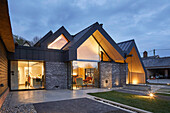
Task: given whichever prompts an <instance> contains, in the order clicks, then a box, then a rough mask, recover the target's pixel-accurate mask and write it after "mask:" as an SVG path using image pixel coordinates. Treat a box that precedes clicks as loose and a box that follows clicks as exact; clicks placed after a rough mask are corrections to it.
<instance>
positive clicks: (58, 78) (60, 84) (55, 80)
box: [45, 62, 67, 89]
mask: <svg viewBox="0 0 170 113" xmlns="http://www.w3.org/2000/svg"><path fill="white" fill-rule="evenodd" d="M45 69H46V85H45V87H46V89H67V63H65V62H46V64H45Z"/></svg>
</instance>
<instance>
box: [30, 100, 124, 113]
mask: <svg viewBox="0 0 170 113" xmlns="http://www.w3.org/2000/svg"><path fill="white" fill-rule="evenodd" d="M33 105H34V107H35V109H36V111H37V113H127V111H123V110H120V109H118V108H115V107H112V106H109V105H106V104H103V103H100V102H97V101H94V100H91V99H88V98H79V99H70V100H62V101H55V102H45V103H36V104H33Z"/></svg>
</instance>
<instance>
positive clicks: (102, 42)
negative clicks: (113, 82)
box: [93, 30, 124, 62]
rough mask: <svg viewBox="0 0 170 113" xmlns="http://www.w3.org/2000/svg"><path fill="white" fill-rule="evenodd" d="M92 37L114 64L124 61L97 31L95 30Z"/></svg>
mask: <svg viewBox="0 0 170 113" xmlns="http://www.w3.org/2000/svg"><path fill="white" fill-rule="evenodd" d="M93 35H94V37H95V38H96V40H97V41H98V42H99V44H100V45H101V46H102V47H103V49H104V50H105V51H106V53H107V54H108V55H109V56H110V58H111V59H113V60H114V61H115V62H123V61H124V58H123V57H122V55H121V54H119V52H118V51H117V50H116V49H115V48H114V47H113V46H112V45H111V44H110V43H109V42H108V41H107V39H106V38H105V37H104V36H103V35H102V34H101V33H100V32H99V31H98V30H96V31H95V32H94V33H93Z"/></svg>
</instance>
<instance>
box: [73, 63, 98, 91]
mask: <svg viewBox="0 0 170 113" xmlns="http://www.w3.org/2000/svg"><path fill="white" fill-rule="evenodd" d="M72 63H73V64H72V70H73V73H72V78H73V84H72V86H73V89H77V88H78V87H77V86H78V85H80V88H81V87H82V86H83V85H86V86H87V87H93V86H95V87H98V85H99V84H98V83H99V74H98V62H84V61H73V62H72ZM76 87H77V88H76Z"/></svg>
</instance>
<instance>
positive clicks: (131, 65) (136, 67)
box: [126, 47, 145, 73]
mask: <svg viewBox="0 0 170 113" xmlns="http://www.w3.org/2000/svg"><path fill="white" fill-rule="evenodd" d="M129 55H133V56H132V57H128V58H127V59H126V62H127V63H128V69H129V71H130V72H136V73H145V72H144V69H143V66H142V64H141V62H140V59H139V57H138V54H137V52H136V49H135V47H133V48H132V50H131V52H130V53H129Z"/></svg>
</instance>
